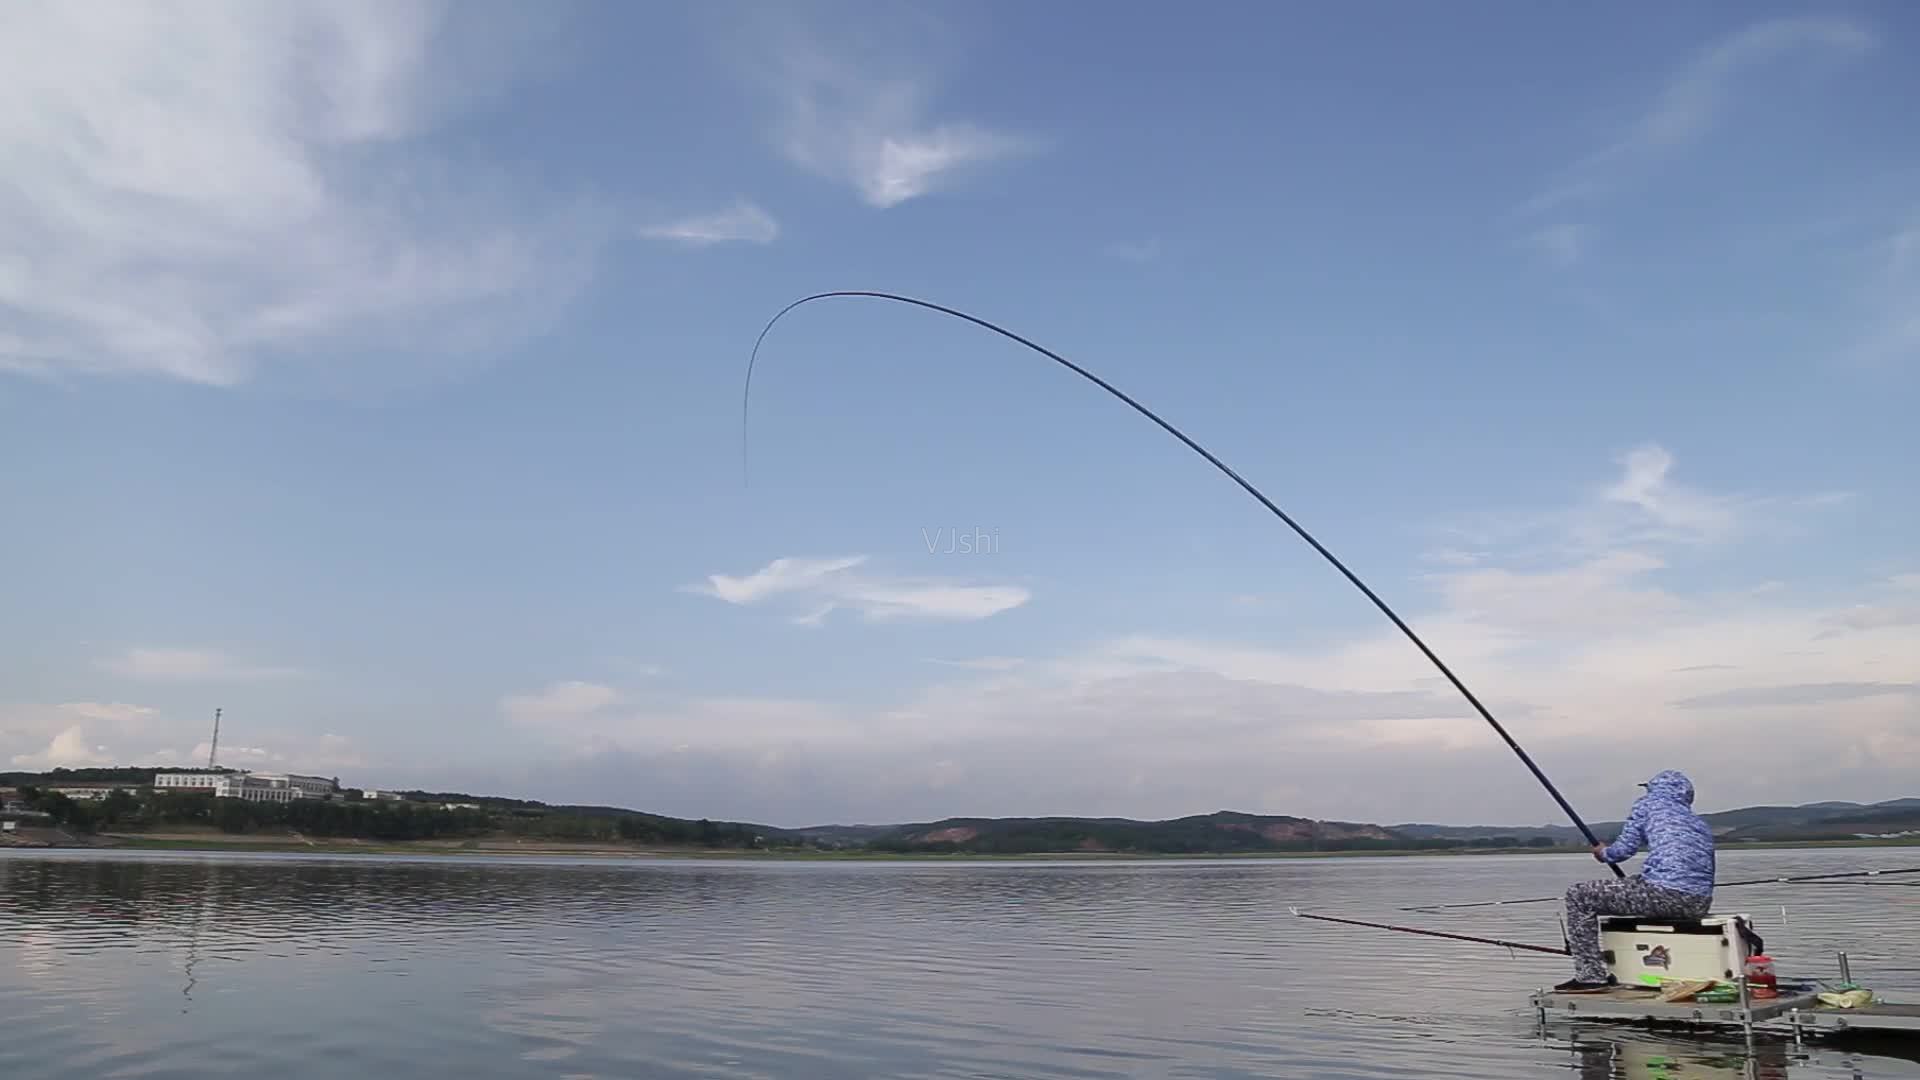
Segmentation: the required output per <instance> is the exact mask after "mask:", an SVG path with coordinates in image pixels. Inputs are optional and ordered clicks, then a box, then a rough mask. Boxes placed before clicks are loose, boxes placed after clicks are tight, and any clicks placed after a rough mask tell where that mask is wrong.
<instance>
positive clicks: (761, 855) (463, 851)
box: [0, 833, 1920, 863]
mask: <svg viewBox="0 0 1920 1080" xmlns="http://www.w3.org/2000/svg"><path fill="white" fill-rule="evenodd" d="M76 839H78V838H77V837H76ZM88 839H89V840H92V841H94V842H90V843H89V842H80V843H47V844H32V845H24V844H22V845H8V846H4V847H0V851H7V850H12V851H94V852H114V851H174V852H195V851H198V852H206V853H209V854H234V853H239V852H250V851H252V852H264V853H277V854H290V853H291V854H311V855H323V854H324V855H424V856H467V857H476V856H479V857H488V858H492V857H509V858H510V857H514V856H525V857H541V858H553V857H567V858H600V859H650V860H651V859H668V860H703V859H740V860H755V861H769V862H933V863H943V862H1036V861H1044V862H1061V861H1068V862H1074V861H1085V862H1113V861H1124V862H1155V861H1170V860H1188V861H1193V860H1207V861H1246V860H1284V859H1348V858H1368V859H1380V858H1385V859H1392V858H1414V857H1419V856H1438V857H1459V856H1473V855H1499V856H1516V857H1517V856H1525V855H1576V854H1585V849H1583V848H1534V847H1521V848H1445V849H1394V850H1362V851H1218V852H1124V851H1048V852H1041V851H1036V852H1018V853H1005V854H1001V853H993V852H885V851H864V850H859V849H849V850H842V851H768V850H754V849H740V848H668V847H642V846H638V845H623V844H595V843H578V844H570V843H564V842H561V843H555V842H545V843H511V842H508V843H502V842H499V841H494V842H487V841H484V840H479V841H475V840H462V841H445V840H387V841H382V840H364V839H352V838H324V839H308V838H304V837H299V836H286V835H278V836H232V835H227V834H208V835H204V836H203V835H194V834H182V833H147V834H142V833H100V834H97V835H95V836H93V837H89V838H88ZM1908 847H1920V838H1901V839H1888V840H1779V841H1743V842H1738V843H1735V844H1730V845H1726V846H1723V847H1721V848H1720V851H1721V853H1722V854H1725V853H1727V852H1731V851H1743V850H1760V851H1766V850H1791V849H1807V850H1818V849H1826V848H1908Z"/></svg>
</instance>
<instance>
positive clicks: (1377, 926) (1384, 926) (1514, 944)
mask: <svg viewBox="0 0 1920 1080" xmlns="http://www.w3.org/2000/svg"><path fill="white" fill-rule="evenodd" d="M1287 910H1288V911H1290V912H1292V913H1293V914H1295V915H1298V916H1299V917H1300V918H1302V919H1315V920H1318V921H1320V922H1330V923H1341V924H1344V925H1346V926H1365V927H1370V928H1372V929H1374V930H1395V931H1398V932H1399V933H1402V934H1419V935H1420V936H1421V937H1437V938H1447V939H1448V940H1451V941H1471V942H1473V943H1475V944H1477V945H1503V946H1505V947H1506V948H1508V949H1525V950H1526V951H1528V952H1537V953H1547V954H1549V955H1552V956H1569V955H1571V953H1570V952H1569V951H1568V950H1566V949H1556V948H1554V947H1552V946H1551V945H1529V944H1527V943H1526V942H1524V941H1508V940H1506V939H1505V938H1490V937H1475V936H1474V935H1472V934H1449V933H1447V932H1445V931H1443V930H1422V929H1420V928H1419V927H1415V926H1394V925H1392V924H1390V923H1377V922H1366V921H1363V920H1361V919H1336V918H1334V917H1333V916H1331V915H1309V914H1307V913H1306V912H1304V911H1301V910H1300V909H1299V908H1288V909H1287Z"/></svg>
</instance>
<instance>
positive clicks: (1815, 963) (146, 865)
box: [0, 851, 1920, 1080]
mask: <svg viewBox="0 0 1920 1080" xmlns="http://www.w3.org/2000/svg"><path fill="white" fill-rule="evenodd" d="M1915 855H1916V858H1914V859H1911V860H1909V861H1910V862H1912V861H1920V852H1917V853H1915ZM1723 862H1724V863H1725V864H1727V868H1728V869H1729V870H1730V871H1737V872H1738V873H1740V874H1741V875H1742V876H1756V875H1762V874H1772V873H1776V872H1777V873H1780V874H1788V873H1803V872H1814V871H1818V870H1826V869H1848V868H1854V867H1862V866H1879V865H1892V863H1891V862H1889V861H1887V859H1886V855H1885V853H1883V852H1873V851H1830V852H1818V853H1805V852H1767V853H1751V852H1741V853H1729V854H1727V855H1725V856H1723ZM1582 863H1583V860H1578V859H1561V858H1558V857H1544V856H1543V857H1536V856H1528V857H1524V858H1514V857H1508V858H1500V857H1487V858H1460V857H1446V858H1431V859H1347V860H1288V861H1271V862H1261V861H1233V862H1219V863H1200V862H1193V863H1176V862H1154V863H1120V864H1115V863H1109V864H1100V863H1073V864H1065V863H1063V864H1034V863H984V864H927V865H923V864H915V863H870V864H847V863H832V864H827V863H800V862H795V863H753V862H645V861H631V862H626V861H621V862H608V861H590V860H575V861H569V860H560V859H554V860H535V859H518V858H516V859H495V860H487V859H453V858H422V859H394V858H381V857H367V856H357V857H351V858H348V857H337V858H327V857H315V856H297V855H264V854H263V855H248V856H229V855H207V856H201V855H163V854H124V855H111V856H99V855H94V854H91V853H34V854H8V855H0V926H5V927H6V929H7V931H8V932H7V933H6V934H5V935H0V1010H4V1012H3V1013H0V1015H4V1017H5V1022H6V1028H5V1038H4V1039H0V1070H4V1071H5V1072H6V1073H7V1074H8V1075H12V1074H15V1073H18V1074H23V1075H25V1074H32V1075H91V1074H108V1075H140V1076H151V1077H165V1076H181V1077H185V1076H196V1077H198V1076H205V1075H208V1074H214V1075H225V1074H240V1073H246V1072H257V1071H260V1070H271V1071H273V1072H274V1073H275V1074H277V1075H281V1076H338V1075H349V1074H355V1073H362V1072H370V1071H375V1070H379V1071H385V1072H387V1073H389V1074H392V1075H400V1076H415V1075H427V1074H432V1075H449V1076H460V1077H489V1076H503V1077H504V1076H570V1077H574V1076H577V1077H586V1076H595V1077H633V1076H650V1077H651V1076H662V1077H665V1076H737V1077H868V1076H874V1077H878V1076H886V1077H962V1076H964V1077H983V1076H991V1077H1074V1078H1099V1077H1121V1076H1125V1077H1270V1076H1314V1077H1334V1078H1345V1077H1356V1078H1357V1077H1395V1078H1405V1077H1419V1076H1460V1077H1469V1076H1470V1077H1474V1078H1476V1080H1503V1078H1508V1077H1523V1076H1525V1077H1533V1076H1570V1077H1578V1078H1580V1080H1587V1078H1590V1077H1595V1078H1597V1077H1610V1078H1611V1077H1636V1078H1638V1077H1648V1078H1652V1077H1675V1078H1695V1077H1702V1078H1704V1077H1743V1078H1749V1077H1750V1078H1762V1077H1765V1078H1791V1080H1810V1078H1824V1077H1855V1076H1861V1077H1920V1063H1916V1061H1914V1060H1913V1057H1912V1055H1911V1053H1910V1052H1909V1053H1908V1054H1907V1055H1905V1056H1902V1055H1896V1054H1889V1053H1886V1052H1884V1051H1882V1050H1871V1051H1869V1050H1855V1049H1848V1048H1846V1047H1836V1046H1829V1045H1822V1044H1809V1045H1808V1046H1807V1047H1804V1048H1798V1047H1795V1046H1793V1044H1791V1043H1790V1042H1782V1041H1779V1040H1771V1039H1760V1040H1758V1041H1756V1043H1755V1044H1754V1045H1753V1047H1752V1048H1749V1047H1748V1046H1747V1045H1746V1044H1745V1043H1744V1042H1743V1041H1741V1040H1739V1039H1738V1038H1735V1039H1732V1040H1728V1039H1725V1038H1708V1037H1704V1036H1691V1035H1672V1034H1662V1035H1654V1034H1649V1033H1645V1032H1639V1031H1635V1030H1631V1029H1625V1030H1623V1029H1611V1028H1597V1027H1593V1026H1582V1027H1577V1028H1576V1027H1569V1026H1565V1025H1559V1024H1553V1025H1549V1026H1548V1027H1546V1028H1545V1029H1542V1028H1540V1027H1538V1026H1537V1019H1536V1017H1535V1015H1534V1014H1533V1012H1532V1011H1531V1010H1530V1009H1528V1008H1527V1004H1526V994H1527V992H1528V991H1529V990H1530V989H1532V988H1533V987H1536V986H1540V985H1544V984H1547V983H1551V982H1554V981H1558V980H1559V979H1561V978H1564V977H1565V973H1564V971H1563V970H1562V966H1563V964H1564V961H1562V960H1560V959H1558V958H1554V957H1540V956H1535V955H1531V954H1524V953H1521V954H1511V955H1510V954H1509V953H1507V952H1506V951H1505V950H1501V949H1490V948H1484V947H1480V946H1474V945H1467V944H1464V943H1454V942H1442V941H1434V940H1432V939H1425V938H1416V937H1411V936H1407V935H1398V934H1391V933H1385V932H1380V931H1372V930H1364V929H1358V928H1347V927H1333V926H1328V925H1326V924H1317V923H1309V922H1306V921H1303V920H1298V919H1293V918H1291V917H1289V916H1288V914H1287V908H1288V906H1289V905H1299V906H1301V907H1302V908H1303V909H1309V910H1318V911H1324V912H1329V913H1334V912H1341V913H1347V914H1352V915H1356V916H1359V917H1369V916H1374V917H1378V916H1380V915H1389V914H1390V915H1392V919H1391V920H1390V921H1398V922H1408V921H1414V922H1418V923H1421V924H1424V925H1436V926H1442V927H1449V928H1454V929H1458V930H1461V931H1464V932H1468V933H1481V934H1490V935H1493V936H1500V937H1509V938H1514V939H1518V940H1534V941H1541V942H1547V943H1557V942H1558V939H1559V927H1558V925H1557V924H1556V921H1555V920H1556V915H1557V913H1556V912H1555V911H1554V910H1553V908H1552V907H1551V906H1550V905H1545V906H1538V907H1533V908H1502V909H1478V910H1474V911H1472V912H1463V913H1459V914H1456V915H1426V916H1408V915H1405V914H1396V913H1394V911H1393V909H1394V908H1395V907H1396V906H1400V905H1408V904H1414V903H1441V902H1449V901H1457V900H1469V899H1483V898H1489V897H1498V896H1507V895H1533V894H1539V893H1542V892H1554V891H1558V889H1559V888H1560V887H1561V886H1563V885H1564V884H1565V883H1566V882H1567V881H1568V880H1572V879H1573V878H1575V877H1577V876H1581V875H1584V874H1587V873H1589V872H1590V871H1591V869H1592V863H1591V861H1590V860H1587V861H1584V865H1582ZM1902 865H1904V864H1902ZM1774 890H1778V891H1774ZM1915 892H1916V893H1920V890H1916V891H1915ZM1896 897H1897V898H1896ZM1915 899H1920V896H1915V897H1908V896H1906V895H1905V890H1873V889H1852V890H1843V889H1826V890H1808V889H1803V890H1798V891H1791V889H1790V887H1781V886H1774V887H1767V888H1760V889H1748V890H1740V891H1739V892H1737V893H1734V892H1729V893H1728V894H1726V895H1725V896H1724V897H1723V903H1722V904H1721V905H1720V906H1721V907H1722V908H1723V909H1729V908H1732V907H1738V908H1739V909H1740V910H1744V911H1748V912H1751V913H1752V914H1753V915H1754V916H1755V917H1756V918H1757V919H1758V920H1759V922H1760V925H1761V928H1762V932H1763V933H1765V934H1766V935H1767V938H1768V950H1769V952H1770V953H1772V954H1773V955H1775V956H1776V957H1778V958H1779V959H1780V963H1781V965H1782V967H1783V970H1786V971H1788V972H1805V973H1812V974H1816V975H1821V976H1829V977H1830V976H1831V974H1832V966H1833V959H1832V957H1833V953H1834V952H1835V951H1837V950H1839V949H1843V948H1844V949H1847V950H1848V951H1849V952H1850V953H1851V955H1852V957H1853V963H1854V971H1855V974H1856V976H1857V977H1860V978H1862V979H1863V980H1865V981H1868V982H1869V983H1870V984H1871V985H1873V986H1874V987H1875V988H1876V989H1878V990H1880V991H1881V992H1882V993H1890V994H1893V995H1895V996H1904V997H1906V998H1908V999H1910V1000H1920V970H1916V966H1915V963H1916V959H1920V957H1917V956H1916V953H1920V934H1916V933H1915V931H1916V930H1920V912H1917V911H1916V904H1915V902H1914V901H1915ZM1782 905H1785V910H1784V911H1783V910H1782Z"/></svg>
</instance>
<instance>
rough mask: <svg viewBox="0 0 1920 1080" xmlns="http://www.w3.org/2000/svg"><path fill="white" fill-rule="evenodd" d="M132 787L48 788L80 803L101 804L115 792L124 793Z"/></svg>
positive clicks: (93, 785) (114, 785)
mask: <svg viewBox="0 0 1920 1080" xmlns="http://www.w3.org/2000/svg"><path fill="white" fill-rule="evenodd" d="M131 786H132V785H129V784H79V785H74V786H69V787H56V788H48V789H47V790H49V791H57V792H59V793H60V794H62V795H65V796H66V797H67V798H69V799H74V800H77V801H80V802H100V801H102V800H104V799H105V798H106V797H107V796H109V795H111V794H113V793H114V792H116V791H124V790H126V789H127V788H129V787H131Z"/></svg>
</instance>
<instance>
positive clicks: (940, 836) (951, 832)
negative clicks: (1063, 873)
mask: <svg viewBox="0 0 1920 1080" xmlns="http://www.w3.org/2000/svg"><path fill="white" fill-rule="evenodd" d="M1415 843H1417V841H1415V840H1414V839H1413V838H1411V837H1406V836H1400V835H1398V834H1396V833H1394V832H1393V831H1391V830H1389V829H1384V828H1381V827H1380V826H1378V825H1367V824H1360V823H1355V822H1345V821H1314V820H1312V819H1309V818H1298V817H1284V816H1274V815H1263V814H1241V813H1234V812H1232V811H1225V810H1223V811H1219V812H1217V813H1212V814H1202V815H1195V816H1192V817H1184V818H1176V819H1174V820H1171V821H1136V820H1133V819H1130V818H1074V817H1042V818H947V819H945V820H943V821H932V822H922V823H919V824H913V825H899V826H894V827H892V828H890V829H887V830H885V831H883V832H881V833H879V834H878V835H873V836H869V837H868V838H867V839H866V846H867V847H869V848H871V849H873V850H876V851H898V852H943V851H944V852H977V853H982V854H1033V853H1047V852H1111V853H1115V854H1135V853H1155V854H1168V855H1183V854H1193V855H1199V854H1222V853H1230V852H1254V851H1357V850H1365V849H1369V848H1372V849H1385V848H1397V847H1403V846H1408V845H1411V844H1415Z"/></svg>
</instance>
